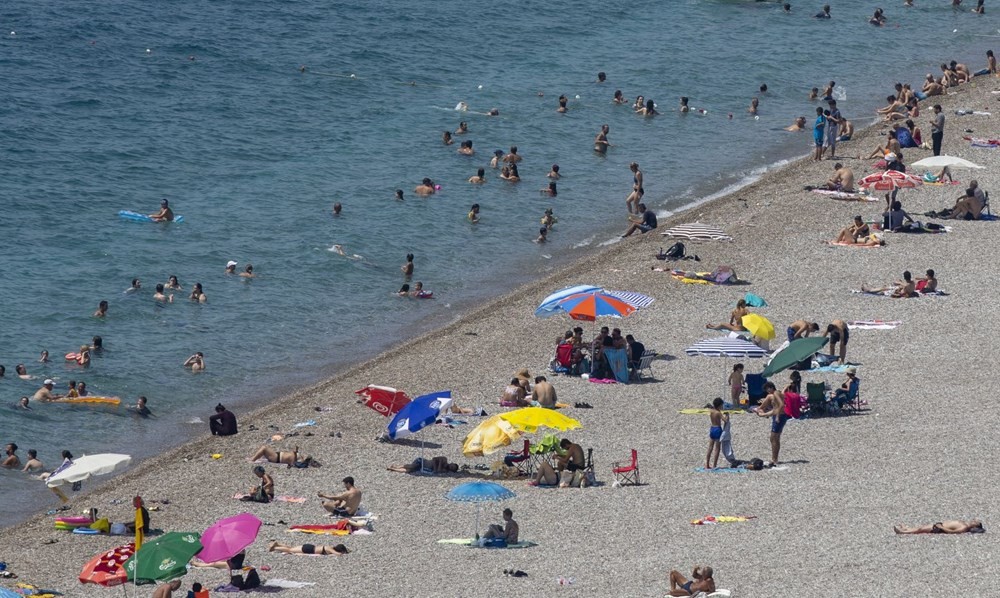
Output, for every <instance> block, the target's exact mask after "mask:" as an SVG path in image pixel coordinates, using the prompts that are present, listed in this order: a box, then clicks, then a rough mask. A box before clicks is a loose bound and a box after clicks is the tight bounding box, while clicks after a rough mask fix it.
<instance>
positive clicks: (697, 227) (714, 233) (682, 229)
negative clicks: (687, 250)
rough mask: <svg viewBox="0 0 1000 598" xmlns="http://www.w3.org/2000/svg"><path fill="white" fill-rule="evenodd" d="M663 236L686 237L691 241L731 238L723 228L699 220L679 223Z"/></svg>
mask: <svg viewBox="0 0 1000 598" xmlns="http://www.w3.org/2000/svg"><path fill="white" fill-rule="evenodd" d="M660 234H662V235H664V236H669V237H675V238H678V239H688V240H691V241H732V240H733V238H732V237H731V236H729V235H727V234H726V232H725V231H724V230H722V229H721V228H719V227H717V226H713V225H711V224H702V223H701V222H690V223H688V224H679V225H677V226H675V227H673V228H672V229H670V230H668V231H667V232H665V233H660Z"/></svg>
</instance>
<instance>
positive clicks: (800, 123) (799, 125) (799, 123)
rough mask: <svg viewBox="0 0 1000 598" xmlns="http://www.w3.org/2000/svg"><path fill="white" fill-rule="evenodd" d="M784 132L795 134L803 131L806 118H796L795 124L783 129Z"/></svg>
mask: <svg viewBox="0 0 1000 598" xmlns="http://www.w3.org/2000/svg"><path fill="white" fill-rule="evenodd" d="M785 130H786V131H792V132H793V133H794V132H797V131H805V130H806V117H804V116H800V117H798V118H796V119H795V122H793V123H792V124H791V125H789V126H787V127H785Z"/></svg>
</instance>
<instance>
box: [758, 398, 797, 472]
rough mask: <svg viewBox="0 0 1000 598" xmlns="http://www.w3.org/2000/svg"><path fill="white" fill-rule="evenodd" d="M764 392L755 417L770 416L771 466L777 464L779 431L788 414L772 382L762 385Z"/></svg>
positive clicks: (781, 429) (782, 427) (779, 446)
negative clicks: (765, 394)
mask: <svg viewBox="0 0 1000 598" xmlns="http://www.w3.org/2000/svg"><path fill="white" fill-rule="evenodd" d="M764 392H766V393H767V396H766V397H764V400H763V401H761V402H760V406H759V407H757V417H770V418H771V436H770V441H771V463H770V465H771V466H774V465H777V464H778V454H779V453H780V452H781V433H782V432H783V431H784V430H785V424H786V423H788V419H789V417H788V415H787V414H786V413H785V399H784V398H782V396H781V393H779V392H778V390H777V388H776V387H775V386H774V383H773V382H768V383H767V384H765V385H764Z"/></svg>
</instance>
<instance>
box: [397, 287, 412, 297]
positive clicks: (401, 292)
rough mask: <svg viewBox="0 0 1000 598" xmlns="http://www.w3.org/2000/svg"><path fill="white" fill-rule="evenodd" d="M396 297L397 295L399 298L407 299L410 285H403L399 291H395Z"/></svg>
mask: <svg viewBox="0 0 1000 598" xmlns="http://www.w3.org/2000/svg"><path fill="white" fill-rule="evenodd" d="M396 295H398V296H399V297H409V296H410V285H408V284H404V285H403V286H401V287H399V290H398V291H396Z"/></svg>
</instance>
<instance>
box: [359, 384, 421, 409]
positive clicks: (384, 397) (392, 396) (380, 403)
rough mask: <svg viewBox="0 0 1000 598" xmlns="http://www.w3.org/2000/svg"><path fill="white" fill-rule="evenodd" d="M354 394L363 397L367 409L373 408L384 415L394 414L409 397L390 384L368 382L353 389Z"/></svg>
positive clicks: (407, 401) (408, 400)
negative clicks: (359, 388)
mask: <svg viewBox="0 0 1000 598" xmlns="http://www.w3.org/2000/svg"><path fill="white" fill-rule="evenodd" d="M354 394H356V395H360V396H362V397H364V398H365V405H366V406H367V407H368V408H369V409H374V410H375V411H377V412H379V413H381V414H382V415H384V416H386V417H389V416H390V415H396V414H397V413H399V410H400V409H402V408H403V407H404V406H405V405H406V404H407V403H409V402H410V397H408V396H406V393H405V392H403V391H401V390H396V389H395V388H392V387H390V386H376V385H374V384H369V385H368V386H366V387H364V388H362V389H361V390H355V391H354Z"/></svg>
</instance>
